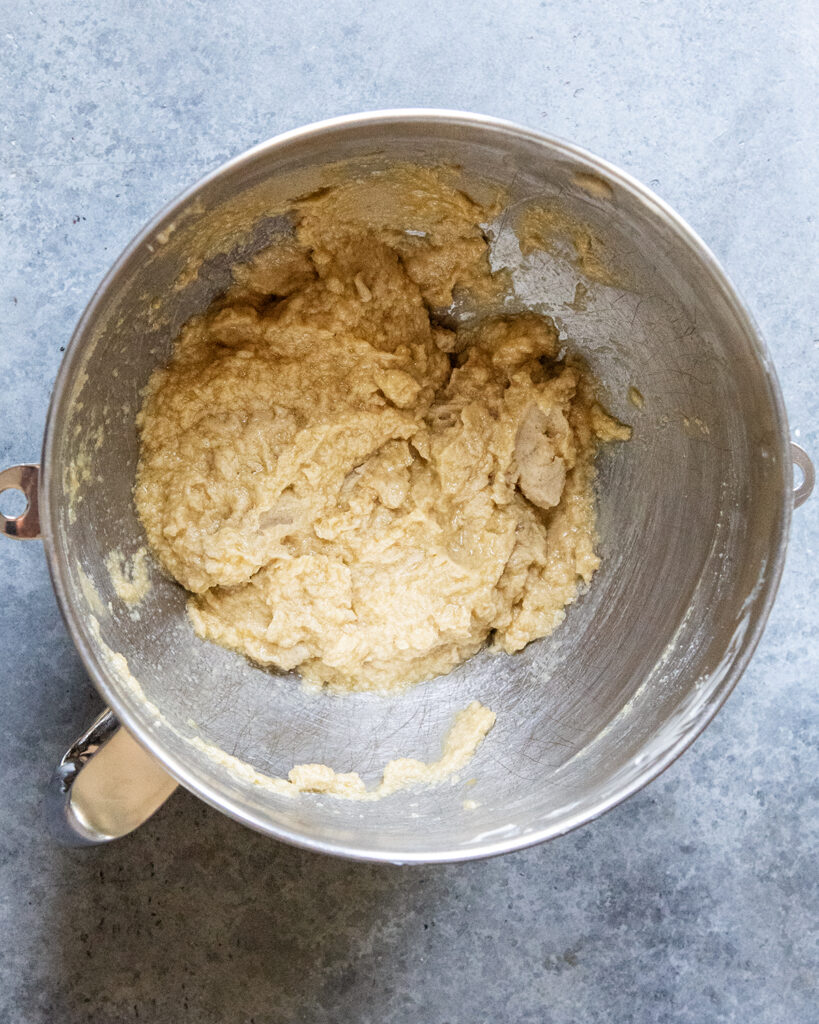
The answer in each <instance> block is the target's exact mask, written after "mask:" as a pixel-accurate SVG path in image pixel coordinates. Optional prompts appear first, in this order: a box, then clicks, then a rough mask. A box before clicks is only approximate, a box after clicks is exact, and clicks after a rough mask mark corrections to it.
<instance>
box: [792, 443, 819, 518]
mask: <svg viewBox="0 0 819 1024" xmlns="http://www.w3.org/2000/svg"><path fill="white" fill-rule="evenodd" d="M791 462H793V464H794V466H798V467H799V468H800V469H801V470H802V483H801V484H799V486H798V487H794V489H793V507H794V508H799V506H800V505H804V504H805V502H806V501H807V500H808V498H809V497H810V496H811V494H812V493H813V485H814V483H815V482H816V473H815V472H814V469H813V463H812V462H811V460H810V456H809V455H808V453H807V452H806V451H805V449H804V448H802V447H801V446H800V445H798V444H796V442H795V441H791Z"/></svg>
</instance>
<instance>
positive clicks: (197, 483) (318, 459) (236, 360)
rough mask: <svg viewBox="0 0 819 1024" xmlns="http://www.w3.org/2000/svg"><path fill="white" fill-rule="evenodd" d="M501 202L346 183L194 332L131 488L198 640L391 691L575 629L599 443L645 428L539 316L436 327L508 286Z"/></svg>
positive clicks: (400, 172) (155, 416)
mask: <svg viewBox="0 0 819 1024" xmlns="http://www.w3.org/2000/svg"><path fill="white" fill-rule="evenodd" d="M494 212H495V211H494V210H493V209H491V208H487V207H481V206H479V205H478V204H477V203H476V202H474V201H473V200H471V199H470V198H469V197H468V196H466V195H465V194H464V193H463V192H461V191H459V190H458V189H457V188H455V187H454V186H453V185H451V184H447V180H446V175H445V173H443V172H436V171H432V170H428V169H420V168H398V169H395V170H392V171H389V172H382V173H380V174H376V175H373V176H370V177H368V178H366V179H363V180H360V181H351V182H347V183H344V184H340V185H337V186H335V187H333V188H330V189H328V190H325V191H324V192H322V193H320V194H317V195H314V196H312V197H308V198H306V199H304V200H303V201H301V202H300V203H298V204H296V206H295V211H294V216H295V223H296V227H295V238H294V240H293V241H292V242H291V243H287V244H283V245H279V246H276V247H272V248H271V249H269V250H267V251H265V252H263V253H260V254H259V255H258V256H257V257H256V258H255V259H254V261H253V262H252V263H250V264H249V265H246V266H244V267H241V268H238V269H237V271H236V273H235V281H236V283H235V285H234V287H233V288H232V289H231V290H230V291H229V292H228V293H227V294H226V295H225V296H223V297H222V298H221V299H219V300H217V301H216V302H215V303H214V304H213V305H212V306H211V308H210V309H209V310H208V311H207V313H206V314H204V315H203V316H199V317H196V318H194V319H193V320H191V321H190V322H189V323H188V324H186V326H185V327H184V328H183V330H182V332H181V335H180V337H179V339H178V341H177V343H176V346H175V349H174V354H173V359H172V361H171V363H170V364H169V366H168V367H166V368H164V369H162V370H159V371H157V372H156V373H155V374H154V375H153V377H152V379H151V382H150V385H149V388H148V391H147V394H146V398H145V403H144V406H143V409H142V411H141V412H140V414H139V419H138V425H139V429H140V432H141V459H140V465H139V473H138V479H137V486H136V490H135V497H136V502H137V508H138V511H139V515H140V517H141V519H142V522H143V524H144V526H145V529H146V532H147V535H148V539H149V542H150V545H151V548H152V549H153V551H154V553H155V554H156V555H157V556H158V558H159V559H160V561H161V562H162V564H163V565H164V566H165V568H166V569H167V570H168V571H169V572H170V573H172V574H173V575H174V576H175V577H176V579H177V580H179V582H180V583H182V584H183V586H185V587H186V588H187V589H188V590H190V591H191V592H192V594H193V596H192V597H191V599H190V602H189V612H190V617H191V619H192V621H193V624H194V628H195V629H196V631H197V632H198V633H199V634H200V635H201V636H202V637H205V638H207V639H210V640H213V641H216V642H217V643H220V644H223V645H225V646H227V647H231V648H234V649H236V650H238V651H241V652H243V653H244V654H246V655H248V656H249V657H251V658H252V659H254V660H255V661H257V662H260V663H261V664H264V665H271V666H277V667H279V668H282V669H294V668H295V669H298V670H299V672H301V674H302V675H303V676H304V677H305V678H306V679H308V680H311V681H314V682H317V683H326V684H330V685H331V686H333V687H335V688H338V689H344V690H351V689H352V690H380V691H390V690H396V689H399V688H401V687H403V686H405V685H407V684H409V683H412V682H415V681H418V680H420V679H424V678H429V677H432V676H435V675H438V674H441V673H445V672H447V671H449V670H450V669H452V668H453V667H454V666H456V665H457V664H459V663H460V662H461V661H463V660H464V659H465V658H468V657H469V656H470V655H472V654H474V653H475V652H476V651H477V650H478V649H479V648H480V647H481V646H482V645H483V644H484V643H486V642H487V640H489V641H490V642H491V643H492V644H493V645H494V646H496V647H499V648H502V649H503V650H505V651H509V652H512V651H517V650H520V649H521V648H522V647H523V646H525V645H526V644H527V643H529V641H531V640H533V639H535V638H537V637H541V636H544V635H546V634H547V633H550V632H551V631H552V630H553V629H554V628H555V627H556V626H557V625H558V624H559V623H560V622H561V621H562V619H563V617H564V608H565V606H566V605H567V604H569V603H570V602H571V601H573V600H574V598H575V597H576V595H577V592H578V586H579V585H580V584H581V583H582V582H588V580H590V578H591V576H592V574H593V573H594V571H595V569H596V568H597V565H598V561H599V560H598V558H597V556H596V554H595V552H594V506H593V499H592V479H593V457H594V452H595V447H596V444H597V442H598V440H611V439H624V438H626V437H628V429H627V428H624V427H622V426H621V425H619V424H618V423H616V422H615V421H614V420H612V419H611V418H610V417H609V416H607V415H606V414H605V413H604V412H603V410H602V409H601V408H600V406H599V405H598V404H597V403H596V401H595V398H594V388H593V384H592V382H591V380H590V378H589V376H588V375H587V373H586V372H585V371H584V369H583V367H582V366H581V365H580V364H579V362H576V361H574V360H572V359H571V358H568V357H566V358H560V354H559V351H558V350H559V344H558V340H557V332H556V331H555V329H554V327H553V325H552V324H551V322H549V321H548V320H546V319H543V318H540V317H538V316H535V315H534V314H524V315H518V316H513V317H499V316H491V317H488V318H485V319H481V318H480V317H476V318H475V320H474V321H471V322H474V324H475V326H473V327H471V328H470V329H459V330H457V331H451V330H447V329H445V328H444V327H442V326H440V325H439V324H438V322H437V318H436V316H435V315H434V314H435V311H436V310H437V309H442V308H443V307H446V306H447V305H448V304H449V303H450V302H451V301H452V295H453V289H456V290H466V291H468V292H469V293H471V294H472V295H473V296H474V297H477V299H478V300H480V301H484V300H488V299H489V298H490V297H492V296H497V295H498V294H499V293H500V292H502V290H503V286H504V284H505V281H504V280H503V279H502V278H499V277H498V276H496V275H493V274H492V273H491V271H490V268H489V263H488V259H487V250H488V246H487V242H486V239H485V237H484V233H483V231H482V229H481V227H480V225H481V224H482V223H486V222H487V221H488V220H490V219H491V217H492V216H493V214H494Z"/></svg>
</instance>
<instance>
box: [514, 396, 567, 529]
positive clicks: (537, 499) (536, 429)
mask: <svg viewBox="0 0 819 1024" xmlns="http://www.w3.org/2000/svg"><path fill="white" fill-rule="evenodd" d="M548 425H549V417H548V416H547V415H546V413H544V412H543V410H542V409H540V408H539V407H538V406H537V405H534V404H533V405H530V406H529V407H528V408H527V410H526V412H525V413H524V415H523V418H522V420H521V422H520V426H519V427H518V432H517V435H516V437H515V458H516V459H517V462H518V471H519V473H520V477H519V483H520V489H521V490H522V491H523V493H524V494H525V495H526V497H527V498H528V499H529V501H531V502H532V504H533V505H537V506H538V507H539V508H544V509H545V508H554V506H555V505H557V503H558V502H559V501H560V496H561V494H562V493H563V486H564V484H565V483H566V464H565V462H564V461H563V459H561V458H560V456H559V455H558V454H557V453H556V452H555V447H554V444H553V443H552V440H551V439H550V437H549V433H548Z"/></svg>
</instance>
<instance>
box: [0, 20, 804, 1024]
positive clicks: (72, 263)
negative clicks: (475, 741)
mask: <svg viewBox="0 0 819 1024" xmlns="http://www.w3.org/2000/svg"><path fill="white" fill-rule="evenodd" d="M811 10H812V4H811V3H810V0H796V2H794V3H791V4H788V5H785V6H783V5H777V4H754V3H752V4H748V3H745V2H739V0H728V2H727V3H726V2H723V3H711V2H709V0H696V2H694V3H690V4H685V5H683V4H682V3H679V4H675V3H666V2H662V0H661V2H650V0H644V2H641V3H636V2H635V3H631V2H628V3H615V2H614V0H589V2H583V0H564V2H561V3H537V2H534V0H520V2H518V3H516V4H500V3H495V2H490V3H487V4H471V3H467V2H465V0H452V2H451V3H449V4H446V5H445V4H433V3H430V2H427V0H418V2H415V3H412V4H410V3H403V2H392V0H390V2H382V3H374V4H371V5H369V6H366V5H365V6H364V7H362V6H361V5H360V4H358V3H352V2H348V0H343V2H337V3H330V2H327V0H324V2H320V3H318V4H296V3H289V2H286V3H277V4H268V3H263V2H261V0H234V2H233V3H231V4H217V3H208V2H192V0H190V2H184V3H181V2H180V3H175V4H166V3H161V2H159V0H143V2H141V3H138V4H136V3H134V4H110V3H104V2H102V0H87V2H85V3H82V4H78V3H70V2H69V0H50V2H49V3H43V2H38V3H33V2H22V3H11V2H10V0H3V2H0V11H2V19H0V21H1V22H2V25H1V28H0V31H2V60H0V83H1V84H2V89H1V90H0V95H2V97H3V102H2V111H1V112H0V131H2V162H0V252H2V257H3V258H2V264H3V273H2V276H0V380H1V381H2V387H0V466H3V465H7V464H11V463H15V462H20V461H36V459H37V457H38V452H39V447H40V438H41V434H42V428H43V421H44V416H45V411H46V405H47V402H48V396H49V391H50V388H51V384H52V381H53V379H54V375H55V373H56V370H57V367H58V365H59V362H60V352H61V348H62V346H63V345H65V343H66V340H67V339H68V337H69V335H70V333H71V330H72V328H73V325H74V324H75V322H76V320H77V318H78V316H79V314H80V312H81V310H82V308H83V306H84V304H85V303H86V301H87V300H88V298H89V297H90V295H91V293H92V291H93V289H94V288H95V286H96V284H97V283H98V282H99V280H100V278H101V277H102V275H103V273H104V271H105V270H106V269H107V267H108V265H109V264H110V263H111V262H112V261H113V259H114V258H115V257H116V255H117V254H118V253H119V251H120V250H121V249H122V247H123V246H124V245H125V244H126V242H127V241H128V240H129V239H130V237H131V236H132V235H133V234H134V233H135V232H136V231H137V229H138V228H139V227H140V226H141V225H142V224H143V223H144V222H145V221H146V220H147V219H148V218H149V217H150V216H151V215H152V214H153V213H154V212H155V211H156V210H157V209H158V208H159V207H160V206H161V205H162V204H163V203H164V202H165V201H166V200H167V199H169V198H171V197H172V196H173V195H174V194H175V193H176V192H178V191H179V190H180V189H181V188H182V187H184V186H186V185H187V184H189V183H191V182H192V181H194V180H196V179H197V178H198V177H200V176H201V175H202V174H203V173H204V172H206V171H208V170H210V169H212V168H214V167H216V166H217V165H218V164H219V163H221V162H222V161H223V160H224V159H225V158H227V157H229V156H231V155H232V154H234V153H237V152H239V151H241V150H243V149H245V148H246V147H247V146H250V145H251V144H253V143H255V142H257V141H259V140H262V139H264V138H267V137H269V136H271V135H273V134H275V133H277V132H279V131H281V130H283V129H286V128H291V127H295V126H297V125H300V124H303V123H306V122H309V121H312V120H316V119H319V118H322V117H327V116H330V115H333V114H338V113H345V112H352V111H356V110H362V109H373V108H380V107H389V106H447V107H459V108H462V109H468V110H470V109H471V110H477V111H481V112H485V113H489V114H495V115H498V116H502V117H508V118H510V119H513V120H516V121H519V122H522V123H524V124H527V125H530V126H532V127H535V128H543V129H545V130H546V131H548V132H550V133H552V134H556V135H559V136H563V137H565V138H569V139H572V140H573V141H576V142H578V143H580V144H581V145H584V146H586V147H587V148H589V149H591V150H592V151H594V152H597V153H599V154H600V155H602V156H604V157H606V158H608V159H609V160H611V161H613V162H614V163H616V164H619V165H621V166H622V167H624V168H626V169H627V170H629V171H631V172H632V173H633V174H634V175H636V176H637V177H638V178H641V179H642V180H643V181H645V182H648V183H650V184H651V185H652V186H653V187H654V188H655V189H656V191H657V192H659V194H660V195H661V196H663V197H664V198H665V199H667V200H668V201H669V202H670V203H671V204H672V205H673V206H674V207H675V208H676V209H677V210H679V211H680V213H682V214H683V216H684V217H686V218H687V219H688V220H689V221H690V223H692V224H693V226H694V227H695V228H696V229H697V230H698V231H699V232H700V233H701V234H702V235H703V236H704V237H705V239H706V240H707V241H708V242H709V243H710V245H711V246H712V247H713V249H714V250H715V251H716V253H717V255H718V256H719V257H720V258H721V259H722V260H723V262H724V264H725V266H726V268H727V270H728V272H729V274H730V275H731V276H732V278H733V279H734V281H735V283H736V285H737V286H738V288H739V291H740V293H741V294H742V295H743V296H744V297H745V298H746V299H747V301H748V302H749V304H750V306H751V309H752V311H753V312H754V314H755V316H756V317H757V320H758V322H759V324H760V326H761V328H762V331H763V333H764V335H765V336H766V338H767V339H768V343H769V345H770V347H771V349H772V351H773V355H774V359H775V361H776V365H777V368H778V371H779V374H780V379H781V382H782V387H783V391H784V394H785V399H786V402H787V406H788V409H789V413H790V418H791V426H792V431H793V435H794V437H795V438H797V439H799V440H800V441H801V443H802V444H804V445H805V446H806V447H807V448H808V450H809V451H811V452H812V453H813V455H814V458H815V457H816V455H817V453H819V432H817V427H816V421H817V414H819V408H817V400H816V381H817V379H819V351H818V348H819V341H817V333H816V332H817V325H819V287H817V285H818V284H819V281H817V266H816V259H817V242H819V237H817V220H816V200H817V186H819V156H818V155H817V148H816V138H817V133H819V119H818V117H817V105H816V96H817V95H819V63H818V62H817V53H819V33H818V32H817V27H816V21H815V17H813V16H812V14H811ZM817 510H819V499H817V498H816V497H814V498H813V499H812V500H811V501H810V502H808V504H807V505H805V506H804V507H803V508H802V509H801V510H800V511H799V512H798V513H797V514H796V515H795V516H794V526H793V534H792V541H791V547H790V552H789V556H788V564H787V568H786V571H785V575H784V579H783V581H782V587H781V591H780V594H779V598H778V601H777V604H776V607H775V609H774V612H773V615H772V617H771V621H770V625H769V627H768V630H767V633H766V634H765V637H764V639H763V641H762V643H761V645H760V647H759V649H758V652H757V654H756V656H755V658H754V660H753V662H752V664H751V666H750V668H749V669H748V671H747V672H746V673H745V676H744V678H743V680H742V682H741V684H740V686H739V687H738V689H737V691H736V692H735V694H734V695H733V696H732V697H731V699H730V701H729V702H728V704H727V705H726V707H725V708H724V710H723V711H722V712H721V713H720V715H719V716H718V718H717V720H716V721H715V722H714V724H713V725H711V726H710V728H709V729H708V730H707V732H706V733H705V734H704V736H703V737H702V738H701V739H700V740H698V741H697V743H696V744H695V746H694V747H693V748H692V749H691V750H690V751H689V752H688V753H687V754H685V756H684V757H683V758H682V759H681V760H680V761H678V762H677V763H676V764H675V765H674V766H673V767H672V768H671V769H670V770H669V771H668V772H666V774H665V775H663V776H662V777H661V778H660V779H659V780H657V781H656V782H655V783H654V784H653V785H651V786H650V787H649V788H648V789H646V790H644V791H643V792H642V793H640V794H638V795H637V796H636V797H634V798H633V799H631V800H630V801H628V802H627V803H626V804H624V805H622V806H620V807H618V808H617V809H616V810H614V811H613V812H611V813H610V814H608V815H607V816H606V817H605V818H603V819H602V820H600V821H598V822H596V823H594V824H593V825H591V826H589V827H586V828H584V829H582V830H581V831H579V832H576V833H574V834H572V835H570V836H568V837H566V838H564V839H562V840H559V841H557V842H554V843H552V844H550V845H547V846H543V847H540V848H537V849H532V850H529V851H526V852H524V853H520V854H513V855H509V856H506V857H502V858H499V859H495V860H491V861H485V862H479V863H473V864H468V865H461V866H459V865H453V866H448V867H436V868H427V869H424V868H421V869H419V868H413V869H398V868H392V867H387V866H368V865H361V864H350V863H345V862H342V861H338V860H332V859H329V858H323V857H320V856H316V855H312V854H307V853H303V852H300V851H298V850H295V849H291V848H289V847H286V846H283V845H279V844H276V843H273V842H271V841H269V840H266V839H264V838H262V837H261V836H258V835H255V834H253V833H251V832H249V831H247V830H246V829H244V828H242V827H241V826H239V825H237V824H234V823H233V822H231V821H229V820H227V819H226V818H224V817H222V816H221V815H219V814H218V813H217V812H215V811H213V810H211V809H210V808H208V807H206V806H204V805H203V804H201V803H200V802H198V801H197V800H196V799H195V798H193V797H192V796H189V795H188V794H186V793H183V792H180V793H178V794H177V795H176V796H174V797H173V798H172V800H171V801H170V802H169V803H168V804H167V805H166V806H165V807H164V808H163V810H162V811H161V812H160V813H159V814H158V815H157V816H156V817H155V818H154V819H153V820H152V821H151V822H150V823H149V824H148V825H147V826H145V827H143V828H142V829H141V830H139V831H138V832H137V833H135V834H134V835H133V836H132V837H130V838H128V839H125V840H123V841H121V842H119V843H117V844H114V845H112V846H110V847H107V848H101V849H93V850H85V851H75V850H65V849H60V848H58V847H56V846H55V845H54V844H53V842H52V841H51V840H50V839H49V838H48V836H47V835H46V832H45V830H44V826H43V817H42V808H41V799H42V794H43V791H44V787H45V785H46V782H47V780H48V776H49V774H50V772H51V769H52V767H53V764H54V762H55V760H56V758H57V757H58V756H59V754H60V753H61V752H62V749H63V748H64V747H65V746H66V745H67V743H68V741H69V740H70V739H72V738H73V737H74V736H75V734H77V733H78V731H79V730H80V728H81V727H82V726H83V725H84V724H86V723H87V722H88V721H89V720H90V718H91V717H92V715H93V714H94V713H95V712H96V711H97V710H98V706H99V702H98V698H97V697H96V695H95V693H94V692H93V691H92V689H91V687H90V685H89V683H88V681H87V679H86V677H85V675H84V673H83V669H82V667H81V665H80V662H79V659H78V657H77V655H76V654H75V652H74V650H73V648H72V646H71V643H70V641H69V640H68V637H67V635H66V631H65V629H64V627H63V624H62V622H61V620H60V616H59V613H58V611H57V607H56V605H55V601H54V598H53V595H52V591H51V587H50V584H49V580H48V574H47V571H46V567H45V563H44V559H43V553H42V549H41V548H40V546H39V544H38V543H36V542H35V543H31V544H27V545H24V544H14V543H12V542H10V541H8V542H6V543H3V544H2V545H0V548H1V550H0V600H2V606H3V614H2V617H0V654H1V655H2V657H0V694H2V709H3V710H2V715H0V730H1V734H0V735H1V736H2V744H1V745H0V778H1V779H2V788H1V789H0V820H1V821H2V830H1V833H0V935H2V937H3V938H2V943H0V1024H46V1022H48V1024H51V1022H54V1021H57V1020H60V1021H64V1022H67V1024H73V1022H76V1021H86V1020H88V1021H95V1022H105V1024H108V1022H119V1021H130V1020H145V1021H151V1022H153V1024H179V1022H182V1021H192V1022H201V1024H210V1022H214V1024H215V1022H222V1021H230V1022H252V1021H255V1022H257V1024H261V1022H271V1024H272V1022H282V1024H283V1022H294V1021H304V1022H323V1021H326V1022H362V1024H368V1022H372V1024H445V1022H448V1024H480V1022H484V1021H487V1022H489V1021H491V1022H493V1024H494V1022H497V1021H503V1022H513V1024H524V1022H531V1024H547V1022H554V1024H570V1022H571V1024H575V1022H577V1024H594V1022H601V1024H603V1022H605V1024H611V1022H613V1021H618V1022H619V1021H628V1022H637V1024H662V1022H671V1021H673V1022H690V1024H708V1022H712V1021H713V1022H718V1021H738V1022H743V1024H744V1022H754V1024H780V1022H783V1021H789V1022H790V1024H808V1022H813V1021H815V1020H816V1012H817V1011H816V1006H817V990H816V971H817V945H816V943H817V933H816V920H817V911H818V910H819V906H818V905H817V875H816V860H817V854H818V853H819V850H818V846H819V843H818V842H817V838H818V837H817V808H816V777H817V767H819V763H818V762H819V759H818V758H817V747H816V737H817V726H818V725H819V715H818V714H817V702H816V679H817V674H818V673H817V668H819V633H818V632H817V616H816V593H817V591H818V590H819V559H818V558H817V552H816V543H817V522H818V521H819V515H817Z"/></svg>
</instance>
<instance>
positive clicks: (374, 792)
mask: <svg viewBox="0 0 819 1024" xmlns="http://www.w3.org/2000/svg"><path fill="white" fill-rule="evenodd" d="M494 724H495V714H494V712H492V711H490V710H489V708H486V707H484V706H483V705H482V704H480V703H479V702H478V701H476V700H473V701H472V703H471V704H469V705H468V706H467V707H466V708H464V709H463V710H462V711H459V712H458V713H457V714H456V715H455V720H454V722H453V723H452V727H451V728H450V730H449V732H448V733H447V735H446V738H445V739H444V744H443V750H442V752H441V756H440V758H439V759H438V760H437V761H433V762H432V763H431V764H426V763H425V762H424V761H418V760H416V759H415V758H412V757H399V758H396V759H395V760H394V761H390V762H389V763H388V764H387V765H386V766H385V768H384V771H383V774H382V776H381V781H380V782H379V783H378V785H377V786H375V787H374V788H373V789H367V786H366V784H365V782H364V780H363V779H362V778H361V776H360V775H359V774H358V772H337V771H334V770H333V769H332V768H329V767H328V766H327V765H324V764H297V765H296V766H295V767H294V768H291V769H290V771H289V772H288V775H287V778H286V779H281V778H277V777H275V776H272V775H265V774H264V773H263V772H260V771H258V770H257V769H256V768H254V767H253V766H252V765H249V764H248V763H247V762H246V761H240V760H239V759H238V758H236V757H233V756H232V755H231V754H228V753H226V752H225V751H224V750H221V749H220V748H219V747H217V746H215V745H214V744H212V743H208V742H207V741H206V740H203V739H201V738H196V737H194V738H193V739H190V740H189V741H188V742H189V743H190V744H191V745H192V746H194V747H196V749H197V750H201V751H202V752H203V753H205V754H207V755H208V756H209V757H210V758H211V759H212V760H214V761H215V762H216V763H217V764H221V765H223V766H224V767H226V768H228V769H230V771H231V772H232V773H233V774H234V775H237V776H239V777H240V778H242V779H244V780H245V781H247V782H251V783H252V784H253V785H254V786H261V787H262V788H264V789H267V790H269V791H270V792H272V793H277V794H279V795H280V796H298V794H299V793H322V794H324V795H326V796H332V797H340V798H343V799H345V800H380V799H382V797H385V796H392V794H393V793H397V792H399V791H400V790H405V789H411V788H413V787H415V786H434V785H437V784H438V783H441V782H444V781H445V780H446V779H448V778H451V777H452V776H453V775H454V774H455V773H456V772H459V771H461V770H462V769H463V768H464V767H466V765H467V764H468V763H469V762H470V760H471V759H472V757H473V756H474V754H475V751H476V750H477V749H478V747H479V746H480V745H481V743H482V742H483V740H484V738H485V736H486V734H487V733H488V732H489V730H490V729H491V728H492V726H493V725H494Z"/></svg>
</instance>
